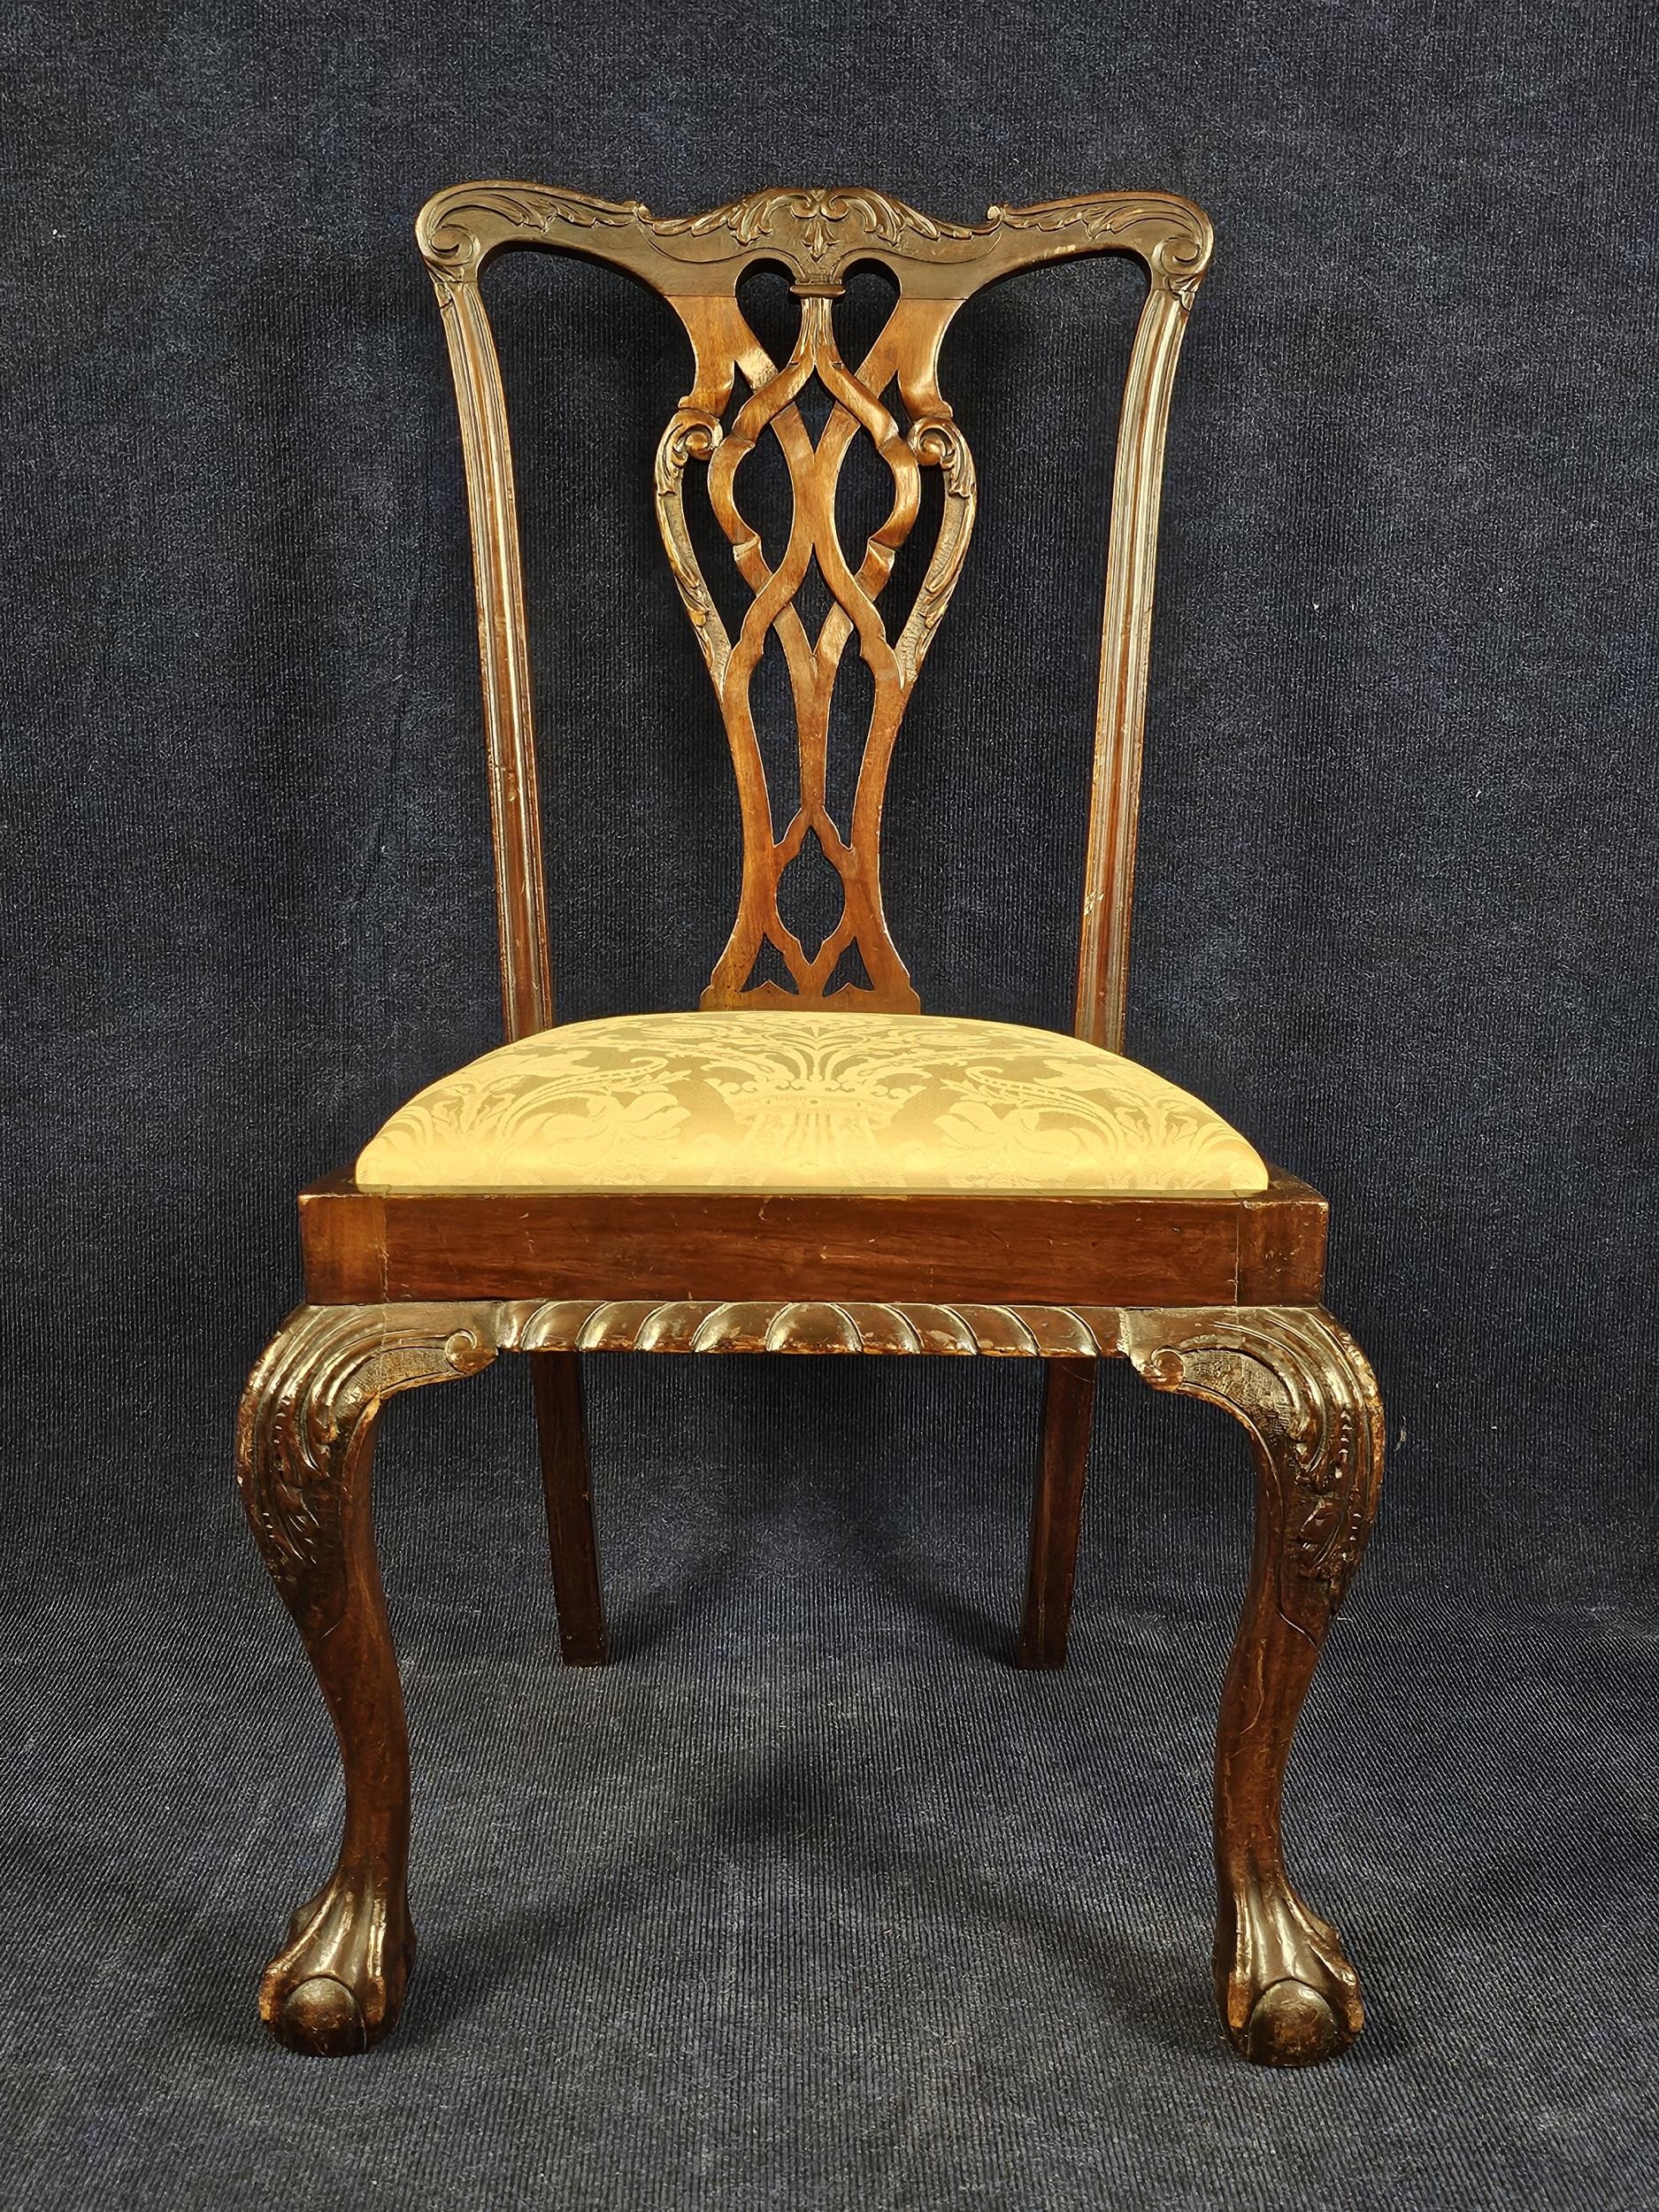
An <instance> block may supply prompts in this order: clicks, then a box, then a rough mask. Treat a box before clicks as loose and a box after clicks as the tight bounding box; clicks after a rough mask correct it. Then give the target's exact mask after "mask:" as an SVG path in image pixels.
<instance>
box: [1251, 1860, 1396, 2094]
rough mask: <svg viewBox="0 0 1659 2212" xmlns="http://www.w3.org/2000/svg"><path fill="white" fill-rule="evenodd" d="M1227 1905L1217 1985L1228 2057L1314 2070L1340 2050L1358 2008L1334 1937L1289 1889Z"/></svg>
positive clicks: (1351, 1974)
mask: <svg viewBox="0 0 1659 2212" xmlns="http://www.w3.org/2000/svg"><path fill="white" fill-rule="evenodd" d="M1231 1904H1232V1907H1233V1909H1232V1910H1231V1911H1226V1910H1225V1909H1224V1914H1223V1919H1222V1925H1221V1928H1220V1930H1219V1931H1218V1932H1217V1946H1216V1981H1217V1996H1218V1997H1219V1999H1220V2001H1221V2010H1222V2016H1223V2018H1224V2020H1225V2023H1226V2029H1227V2034H1228V2037H1229V2039H1231V2041H1232V2043H1233V2047H1234V2049H1235V2050H1238V2051H1240V2052H1242V2053H1243V2055H1244V2056H1245V2057H1246V2058H1248V2059H1250V2060H1251V2061H1253V2062H1255V2064H1256V2065H1258V2066H1317V2065H1318V2064H1320V2063H1321V2062H1322V2061H1323V2060H1325V2059H1327V2058H1334V2057H1336V2055H1338V2053H1339V2052H1341V2051H1345V2050H1347V2048H1348V2045H1349V2044H1350V2043H1352V2042H1353V2040H1354V2039H1355V2037H1356V2035H1357V2034H1358V2033H1359V2032H1360V2030H1361V2029H1362V2028H1363V2026H1364V2024H1365V2008H1364V2005H1363V2001H1361V1997H1360V1990H1359V1977H1358V1976H1357V1975H1356V1973H1355V1971H1354V1969H1353V1968H1352V1967H1351V1966H1350V1965H1349V1964H1348V1959H1347V1957H1346V1955H1344V1953H1343V1949H1342V1939H1341V1937H1340V1935H1339V1934H1338V1933H1337V1932H1336V1930H1335V1929H1334V1928H1333V1927H1332V1926H1331V1924H1330V1923H1329V1922H1328V1921H1325V1920H1322V1919H1320V1917H1319V1916H1318V1915H1317V1913H1316V1912H1314V1911H1313V1910H1312V1909H1310V1907H1309V1906H1307V1905H1305V1904H1304V1903H1303V1902H1302V1899H1301V1898H1300V1897H1298V1896H1297V1894H1296V1893H1295V1891H1294V1889H1292V1888H1290V1886H1289V1885H1288V1884H1285V1885H1283V1886H1279V1885H1278V1884H1275V1885H1273V1886H1271V1887H1270V1888H1266V1889H1259V1888H1255V1887H1251V1888H1249V1889H1248V1890H1247V1891H1246V1892H1245V1893H1243V1894H1241V1895H1240V1896H1239V1897H1238V1898H1236V1899H1234V1900H1232V1901H1231ZM1229 1923H1231V1924H1232V1925H1231V1926H1229Z"/></svg>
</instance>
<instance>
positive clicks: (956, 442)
mask: <svg viewBox="0 0 1659 2212" xmlns="http://www.w3.org/2000/svg"><path fill="white" fill-rule="evenodd" d="M795 292H796V293H797V295H798V296H800V297H801V327H800V334H799V337H798V339H797V340H796V342H795V349H794V351H793V352H792V353H791V354H790V356H789V358H788V359H787V361H786V362H784V363H782V364H781V365H780V364H779V363H777V362H776V361H774V360H773V359H772V356H771V355H770V354H769V353H768V352H767V351H766V349H764V347H763V346H762V345H761V343H760V342H759V340H758V339H757V337H756V335H755V334H754V332H753V331H752V330H751V329H750V327H749V324H748V322H747V321H746V319H744V317H743V314H742V311H741V308H740V307H739V306H738V304H737V302H736V299H735V297H733V298H732V299H729V300H726V299H723V300H721V301H720V302H719V303H718V308H717V307H716V306H715V303H710V302H707V301H702V300H699V301H697V302H695V303H692V302H686V303H683V304H682V305H681V310H680V311H681V313H682V315H684V316H685V319H686V322H687V328H688V329H689V330H690V332H691V336H692V341H693V343H694V345H695V347H696V349H697V380H696V383H695V386H694V388H693V389H692V391H691V392H690V394H688V395H687V399H686V401H685V403H683V405H682V406H681V408H680V412H679V413H678V414H676V415H675V417H674V419H673V420H672V422H671V423H670V424H669V426H668V428H667V429H666V431H665V432H664V435H663V441H662V445H661V448H660V450H659V452H658V456H657V519H658V522H659V524H660V526H661V528H662V533H663V542H664V545H665V546H666V547H667V549H668V554H669V558H670V561H671V563H672V567H673V572H674V578H675V581H676V582H677V583H678V584H679V586H680V595H681V597H682V598H683V599H684V601H685V603H686V608H687V612H688V613H689V615H690V616H691V619H692V622H693V624H694V626H695V629H696V634H697V639H698V642H699V643H700V644H701V646H702V648H703V657H704V659H705V660H706V661H707V663H708V665H709V673H710V676H711V678H712V679H713V681H714V688H715V694H716V696H717V697H718V700H719V703H720V711H721V714H722V716H723V717H724V718H725V722H726V734H727V736H728V738H729V739H730V741H731V746H732V757H733V764H734V765H735V768H736V772H737V782H738V792H739V798H740V804H741V814H742V824H743V853H744V859H743V883H742V893H741V900H740V903H739V908H738V915H737V920H736V922H735V924H734V925H733V930H732V934H731V937H730V940H729V941H728V942H727V944H726V950H725V951H724V952H723V953H722V955H721V956H720V960H719V964H718V966H717V967H716V969H715V972H714V975H713V978H712V979H711V981H710V985H709V987H708V989H707V990H706V991H705V992H704V993H703V1004H704V1005H705V1006H736V1005H742V1004H746V1003H747V1004H749V1005H763V1006H764V1005H786V1006H787V1005H792V1004H793V1005H810V1006H821V1005H823V1004H825V1003H826V1000H827V999H829V998H831V997H834V998H838V999H841V1000H842V1001H843V1002H856V1003H859V1004H863V1005H866V1006H871V1007H878V1008H881V1009H884V1010H893V1011H902V1012H913V1011H915V1010H917V1009H918V1006H919V1004H920V1001H919V1000H918V997H917V995H916V993H915V991H914V990H913V989H912V987H911V986H910V976H909V973H908V972H907V971H906V969H905V966H904V964H903V962H902V960H901V958H900V957H899V954H898V951H897V949H896V948H895V945H894V943H893V941H892V938H891V937H890V936H889V934H888V933H887V921H886V918H885V917H884V915H883V913H882V910H881V887H880V878H879V845H880V826H881V805H882V799H883V796H884V794H885V790H886V786H887V767H888V764H889V762H890V760H891V758H892V754H893V746H894V741H895V738H896V737H897V735H898V729H899V723H900V721H901V719H902V716H903V713H904V710H905V707H906V705H907V704H908V703H909V701H910V692H911V690H912V688H913V687H914V685H915V682H916V678H917V675H918V672H919V670H920V668H921V664H922V660H923V657H924V656H925V655H926V650H927V648H928V645H929V643H930V642H931V641H932V638H933V631H934V627H935V626H936V625H937V623H938V620H939V618H940V616H941V614H942V613H943V611H944V609H945V606H946V604H947V603H948V602H949V597H950V594H951V592H952V591H953V590H954V588H955V587H956V579H957V577H958V575H959V574H960V573H961V570H962V563H963V558H964V555H965V553H966V551H967V547H968V538H969V534H970V533H971V531H972V526H973V464H972V459H971V457H970V456H969V453H968V449H967V445H966V443H965V442H964V439H963V437H962V435H961V433H960V432H959V431H958V430H957V428H956V425H955V423H954V422H953V421H952V420H951V419H950V413H949V409H948V408H947V407H946V405H945V404H944V402H943V401H942V400H941V398H940V396H939V394H938V391H937V389H936V388H934V386H933V376H932V367H933V362H932V355H933V349H932V347H931V346H929V344H928V343H927V332H928V328H929V326H937V324H938V322H939V315H938V312H937V308H936V305H935V304H934V303H931V302H929V303H916V302H911V301H906V300H904V299H903V298H901V299H900V300H899V302H898V303H897V304H896V305H895V308H894V310H893V312H892V314H891V316H890V317H889V319H888V321H887V326H886V327H885V328H884V329H883V330H882V332H881V333H880V334H879V336H878V338H877V339H876V341H875V342H874V344H873V345H872V347H871V349H870V350H869V352H868V353H867V354H866V355H865V357H864V360H863V361H862V362H861V363H860V364H859V365H858V367H857V368H856V370H854V369H851V368H849V366H848V365H847V363H846V362H845V361H844V360H843V359H842V357H841V349H840V347H839V345H838V344H837V342H836V334H835V326H834V319H833V301H834V299H835V298H836V297H837V296H839V295H840V293H841V286H840V285H839V284H834V285H828V284H826V286H825V287H824V288H822V289H821V290H814V289H812V288H810V287H808V286H806V285H801V284H797V285H796V286H795ZM694 304H695V309H696V311H695V312H694V313H687V309H688V308H691V307H693V306H694ZM930 309H931V310H932V312H931V313H930V312H929V310H930ZM913 358H916V359H918V360H919V362H920V369H919V372H918V374H917V375H916V377H915V378H914V379H913V380H907V383H908V388H907V389H906V390H905V393H904V399H905V404H906V411H907V414H908V416H909V422H908V428H901V426H900V424H899V422H898V421H897V419H895V416H894V415H893V414H892V413H891V412H890V411H888V409H887V407H886V406H885V405H884V403H883V397H884V395H885V394H886V392H887V390H888V388H890V387H891V385H892V384H893V383H894V381H895V379H896V378H897V377H898V376H899V374H900V367H901V364H902V363H906V362H909V361H910V360H911V359H913ZM739 375H741V377H742V379H743V380H744V383H745V385H746V387H747V396H746V397H745V398H743V399H742V401H741V404H739V405H738V406H737V408H736V411H735V414H734V417H733V419H732V420H731V421H730V424H729V426H727V425H726V423H725V422H723V420H722V417H723V415H724V414H725V413H726V411H727V410H728V408H729V406H730V403H731V400H732V396H733V389H734V386H735V383H736V380H737V378H738V376H739ZM814 380H816V381H817V383H818V385H820V386H821V387H822V388H823V391H824V393H825V394H826V396H827V397H828V399H829V402H830V407H829V412H828V415H827V417H826V419H824V422H823V426H822V428H821V430H820V431H819V432H818V436H817V437H816V439H815V438H814V437H813V435H812V433H811V431H810V428H809V426H808V423H807V420H806V419H805V417H804V415H803V410H802V407H801V405H800V402H801V400H802V398H803V394H805V393H806V391H807V389H808V388H809V387H810V385H811V384H812V383H813V382H814ZM860 434H864V435H866V436H868V437H869V439H870V440H871V442H872V444H873V446H874V448H875V449H876V451H877V453H878V454H879V457H880V458H881V460H882V462H883V463H884V464H885V465H886V466H887V470H888V472H890V474H891V477H892V480H893V499H892V504H891V507H890V509H889V511H888V512H887V517H886V519H885V520H884V521H882V522H881V523H880V524H879V526H878V527H877V528H876V529H874V530H873V531H872V533H871V534H870V535H869V536H868V538H867V539H866V541H865V542H864V545H863V547H862V548H847V547H844V546H843V545H842V543H841V533H840V530H839V528H838V526H837V521H836V491H837V488H838V486H839V484H840V481H841V469H842V465H843V464H844V462H845V460H846V457H847V455H848V452H849V449H850V448H851V446H852V444H853V442H854V441H855V439H856V438H857V437H858V436H859V435H860ZM767 436H771V437H772V438H774V439H775V440H776V441H777V443H778V446H779V448H780V450H781V452H782V454H783V457H784V461H785V464H786V465H787V469H788V472H789V488H790V493H791V496H792V500H793V513H792V516H791V518H790V525H789V531H788V537H787V543H786V544H785V546H784V548H783V550H782V553H781V555H780V557H779V559H778V561H777V563H776V564H775V565H773V564H772V563H771V562H769V561H768V559H767V557H766V555H765V552H764V549H763V546H762V543H761V537H760V533H759V530H758V529H757V527H756V526H755V524H754V522H753V521H752V520H751V519H750V518H749V517H748V516H746V515H745V513H744V511H743V509H742V506H741V503H740V480H741V469H742V465H743V464H744V462H745V461H746V460H747V459H748V458H749V456H750V455H751V454H752V453H753V452H754V451H755V449H756V448H757V445H758V444H759V443H760V442H761V440H762V439H763V438H764V437H767ZM694 460H695V461H701V462H703V463H704V464H706V467H707V478H708V495H709V500H710V505H711V506H712V508H713V510H714V512H715V515H716V517H717V518H718V522H719V524H720V527H721V528H722V530H724V532H725V533H726V538H727V541H729V543H730V545H731V548H732V557H733V561H734V563H735V564H736V567H737V571H738V573H739V574H740V575H741V578H742V580H743V581H744V583H745V584H747V585H748V587H749V591H750V593H751V594H752V598H751V601H750V604H749V610H748V611H747V613H746V614H745V616H744V618H743V621H742V625H741V628H740V630H739V632H738V634H737V636H736V638H735V639H733V638H732V637H731V636H730V635H729V634H728V633H727V630H726V625H725V624H724V622H723V621H722V620H721V618H720V615H719V613H718V609H717V608H716V606H715V603H714V597H713V595H712V593H711V592H710V589H709V585H708V580H707V579H706V577H705V576H704V574H703V569H702V567H701V565H700V564H699V562H698V560H697V557H696V554H695V550H694V549H693V546H692V540H691V533H690V531H689V529H688V527H687V520H686V511H685V475H686V469H687V463H688V462H691V461H694ZM925 467H931V468H938V469H940V470H941V472H942V475H943V480H944V490H945V501H944V509H943V513H942V516H941V522H940V526H939V532H938V537H937V540H936V542H935V545H934V549H933V557H932V559H931V561H930V563H929V565H928V569H927V572H926V577H925V578H924V580H923V583H922V586H921V588H920V590H919V592H918V595H917V597H916V600H915V603H914V604H913V605H912V607H911V609H910V614H909V616H908V618H907V619H906V620H905V622H904V623H903V625H902V628H901V629H900V630H899V633H898V635H897V637H896V638H892V637H889V635H888V633H887V625H886V624H885V622H884V620H883V618H882V615H881V611H880V609H879V605H878V601H879V596H880V594H881V591H882V588H883V586H884V585H885V584H886V583H887V579H888V577H889V575H890V574H891V572H892V569H893V563H894V558H895V555H896V554H897V552H898V550H899V548H900V547H901V546H902V544H903V543H904V541H905V540H906V538H907V537H908V536H909V535H910V531H911V528H912V527H913V526H914V524H915V521H916V518H917V515H918V511H919V509H920V506H921V471H922V469H923V468H925ZM814 573H816V576H817V577H818V579H819V580H821V584H822V588H823V589H824V590H825V591H826V592H827V594H828V596H829V600H830V605H829V609H828V611H827V613H826V614H825V616H824V618H823V620H822V623H821V625H820V626H819V627H818V632H817V634H816V635H812V634H810V632H809V630H808V627H807V625H806V622H805V621H804V620H803V610H802V607H801V605H800V600H801V598H802V595H803V587H804V586H807V585H808V584H809V581H810V579H811V578H812V577H813V575H814ZM774 633H775V634H776V635H777V638H778V641H779V643H780V646H781V647H782V649H783V655H784V659H785V662H786V664H787V668H788V672H789V687H790V692H791V695H792V699H793V703H794V708H795V741H796V749H797V759H798V790H799V794H800V799H799V804H798V805H797V807H796V808H795V812H794V814H793V815H792V816H791V817H790V818H789V819H788V820H787V821H786V822H784V823H783V824H782V825H781V826H780V824H779V823H778V821H777V817H776V808H775V806H774V803H773V795H772V792H771V790H770V789H769V787H768V785H767V780H766V771H765V764H764V758H763V756H762V751H761V741H760V733H759V731H758V730H757V726H756V718H755V713H754V708H753V701H752V696H751V687H752V684H753V680H754V676H755V672H756V670H757V666H758V664H759V662H760V657H761V655H762V653H763V652H764V649H765V645H766V641H767V638H768V636H769V635H771V634H774ZM849 643H852V644H854V645H855V647H856V651H857V652H858V653H859V654H861V655H862V657H863V658H864V664H865V666H866V667H867V668H868V670H869V672H870V675H871V678H872V685H873V694H874V695H873V701H872V708H871V713H870V718H869V724H868V727H867V729H866V731H865V733H864V744H863V747H862V749H861V752H860V758H859V764H858V768H857V780H856V787H855V790H854V795H853V803H852V811H851V818H850V820H849V821H837V820H835V819H834V818H833V816H832V814H831V811H830V807H829V802H828V795H827V789H826V784H827V776H828V759H829V732H830V710H831V703H832V700H833V695H834V690H835V684H836V679H837V676H838V675H839V673H840V670H841V659H842V656H843V654H844V653H845V651H846V649H847V648H848V646H849ZM818 855H821V856H822V859H823V860H824V861H825V862H827V864H829V866H830V867H831V868H833V871H834V872H835V874H836V876H837V877H838V878H839V879H840V886H841V912H840V915H839V918H836V919H835V920H834V921H833V925H832V926H830V927H829V928H828V930H827V931H826V932H825V933H823V934H822V936H821V937H820V939H819V940H818V942H816V943H805V942H803V940H802V938H801V937H800V935H798V934H797V933H796V932H795V931H794V930H793V929H791V928H790V926H789V925H788V923H787V921H786V920H785V918H784V915H783V913H782V911H781V910H780V890H783V889H784V879H785V878H786V876H787V873H788V872H789V871H790V870H791V869H792V868H796V869H798V868H799V867H801V866H803V865H805V864H808V863H809V861H810V860H811V859H813V858H815V857H816V856H818ZM768 948H770V949H771V951H772V953H773V954H775V955H776V956H777V957H778V959H780V960H781V962H782V964H783V967H784V969H785V970H786V971H787V976H788V983H787V985H781V986H780V984H779V983H777V982H776V981H767V980H762V979H759V978H758V977H757V964H760V963H761V962H762V959H763V956H764V954H765V952H766V950H767V949H768ZM855 952H856V956H858V959H859V961H860V963H861V964H862V968H863V971H864V977H865V980H864V982H862V983H858V982H854V981H851V980H849V979H847V977H846V974H845V969H846V966H847V963H846V961H845V960H844V957H843V956H846V955H848V954H849V953H855ZM776 964H777V962H776V961H775V960H774V961H772V966H773V968H774V970H775V967H776Z"/></svg>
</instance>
